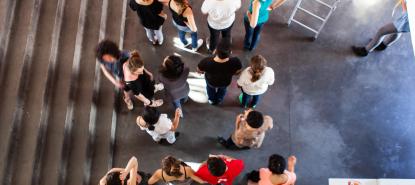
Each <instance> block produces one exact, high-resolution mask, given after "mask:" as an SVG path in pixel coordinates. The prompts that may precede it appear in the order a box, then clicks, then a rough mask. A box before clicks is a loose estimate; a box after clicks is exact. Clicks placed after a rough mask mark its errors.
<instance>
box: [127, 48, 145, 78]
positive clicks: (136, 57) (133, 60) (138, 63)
mask: <svg viewBox="0 0 415 185" xmlns="http://www.w3.org/2000/svg"><path fill="white" fill-rule="evenodd" d="M127 66H128V69H129V70H130V71H131V72H132V73H133V74H136V75H139V74H143V71H144V61H143V60H142V59H141V57H140V54H139V53H138V51H137V50H134V51H132V52H131V53H130V58H129V59H128V65H127Z"/></svg>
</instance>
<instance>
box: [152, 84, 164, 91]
mask: <svg viewBox="0 0 415 185" xmlns="http://www.w3.org/2000/svg"><path fill="white" fill-rule="evenodd" d="M163 89H164V85H163V84H162V83H158V84H155V85H154V92H157V91H161V90H163Z"/></svg>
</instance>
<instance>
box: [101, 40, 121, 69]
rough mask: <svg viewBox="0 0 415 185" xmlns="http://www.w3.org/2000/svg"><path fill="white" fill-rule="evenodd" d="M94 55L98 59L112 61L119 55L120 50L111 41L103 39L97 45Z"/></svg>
mask: <svg viewBox="0 0 415 185" xmlns="http://www.w3.org/2000/svg"><path fill="white" fill-rule="evenodd" d="M95 55H96V57H97V59H98V60H101V61H104V62H111V63H113V62H115V61H117V60H118V59H119V58H120V57H121V51H120V49H119V48H118V45H117V44H115V43H114V42H113V41H110V40H103V41H101V42H100V43H99V44H98V45H97V47H96V49H95Z"/></svg>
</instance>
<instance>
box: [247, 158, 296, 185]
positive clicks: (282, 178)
mask: <svg viewBox="0 0 415 185" xmlns="http://www.w3.org/2000/svg"><path fill="white" fill-rule="evenodd" d="M296 164H297V158H296V157H295V156H290V157H288V164H287V162H285V159H284V157H282V156H281V155H278V154H273V155H271V156H270V157H269V160H268V168H261V169H259V171H256V170H253V171H252V172H250V173H248V185H294V184H295V181H296V180H297V175H296V174H295V165H296ZM286 167H287V169H285V168H286Z"/></svg>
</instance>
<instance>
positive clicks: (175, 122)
mask: <svg viewBox="0 0 415 185" xmlns="http://www.w3.org/2000/svg"><path fill="white" fill-rule="evenodd" d="M179 122H180V108H177V109H176V112H175V113H174V120H173V125H172V127H171V129H170V130H171V131H173V132H174V131H176V130H177V127H179Z"/></svg>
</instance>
